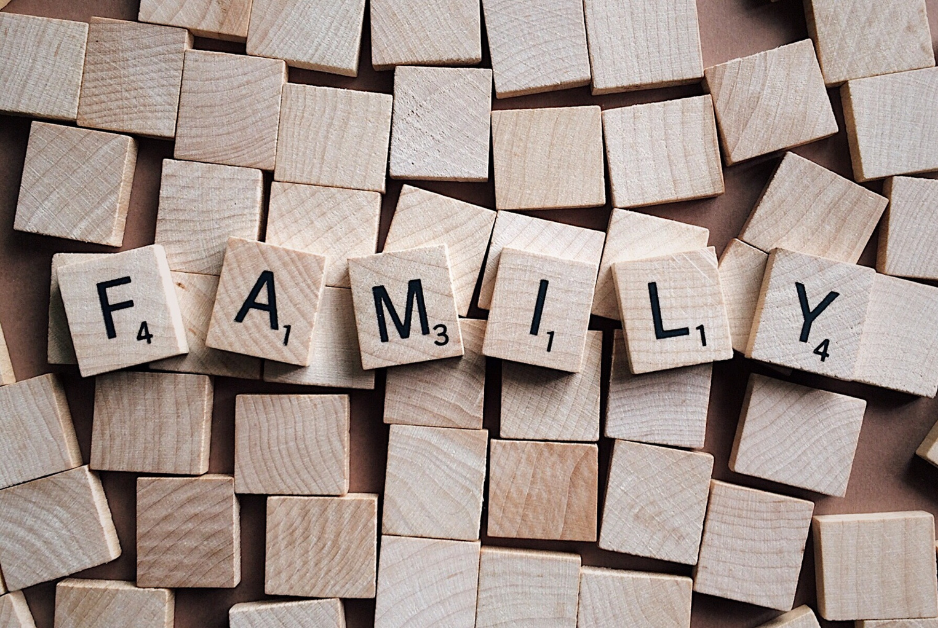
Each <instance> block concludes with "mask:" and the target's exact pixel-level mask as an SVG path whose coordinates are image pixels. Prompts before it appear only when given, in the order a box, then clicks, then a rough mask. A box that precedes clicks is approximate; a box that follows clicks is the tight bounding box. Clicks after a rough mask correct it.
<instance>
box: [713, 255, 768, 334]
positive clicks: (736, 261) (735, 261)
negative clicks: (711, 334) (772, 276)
mask: <svg viewBox="0 0 938 628" xmlns="http://www.w3.org/2000/svg"><path fill="white" fill-rule="evenodd" d="M768 262H769V254H768V253H766V252H765V251H761V250H759V249H757V248H756V247H754V246H749V245H748V244H746V243H745V242H743V241H742V240H736V239H735V238H734V239H733V240H730V242H729V244H727V245H726V248H725V249H723V255H721V256H720V265H719V268H718V270H719V272H720V286H722V288H723V304H724V305H725V306H726V318H727V320H728V321H729V324H730V338H731V340H732V342H733V349H734V350H736V351H739V352H740V353H745V352H746V346H747V345H748V344H749V332H750V331H751V330H752V319H753V317H754V316H755V314H756V303H758V302H759V293H760V292H761V291H762V278H763V277H764V276H765V267H766V264H768Z"/></svg>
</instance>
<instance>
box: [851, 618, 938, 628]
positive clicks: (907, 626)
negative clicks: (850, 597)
mask: <svg viewBox="0 0 938 628" xmlns="http://www.w3.org/2000/svg"><path fill="white" fill-rule="evenodd" d="M855 626H856V628H935V626H938V617H931V618H928V619H873V620H869V621H858V622H855Z"/></svg>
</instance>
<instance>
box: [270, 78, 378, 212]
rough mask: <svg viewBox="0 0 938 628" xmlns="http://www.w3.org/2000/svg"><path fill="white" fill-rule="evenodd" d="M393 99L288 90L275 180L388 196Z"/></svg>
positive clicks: (310, 88)
mask: <svg viewBox="0 0 938 628" xmlns="http://www.w3.org/2000/svg"><path fill="white" fill-rule="evenodd" d="M392 100H393V98H392V96H391V95H390V94H378V93H374V92H359V91H353V90H350V89H335V88H332V87H317V86H314V85H293V84H290V85H286V86H285V87H284V88H283V110H282V112H281V115H280V138H279V140H278V144H277V169H276V171H275V172H274V177H275V178H276V179H277V180H278V181H292V182H294V183H310V184H313V185H326V186H330V187H337V188H352V189H355V190H371V191H373V192H381V193H382V194H383V193H384V185H385V174H386V173H387V163H388V139H389V136H390V133H391V102H392Z"/></svg>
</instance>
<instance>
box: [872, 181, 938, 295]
mask: <svg viewBox="0 0 938 628" xmlns="http://www.w3.org/2000/svg"><path fill="white" fill-rule="evenodd" d="M883 192H884V194H886V196H888V197H889V209H888V210H887V211H886V219H885V221H884V222H883V226H882V228H881V229H880V230H879V250H878V251H877V253H876V270H878V271H879V272H881V273H885V274H887V275H896V276H898V277H911V278H913V279H938V250H936V249H935V247H934V246H932V243H933V242H935V241H936V239H938V221H935V220H933V219H932V213H933V211H934V208H935V207H938V181H934V180H932V179H919V178H916V177H892V178H890V179H887V180H886V183H885V184H884V186H883Z"/></svg>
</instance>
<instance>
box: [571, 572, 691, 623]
mask: <svg viewBox="0 0 938 628" xmlns="http://www.w3.org/2000/svg"><path fill="white" fill-rule="evenodd" d="M692 586H693V581H692V580H691V579H690V578H686V577H684V576H670V575H665V574H656V573H643V572H640V571H620V570H615V569H600V568H597V567H582V568H581V569H580V608H579V611H578V612H577V616H578V618H577V627H578V628H617V626H622V625H627V626H632V627H634V628H690V607H691V588H692Z"/></svg>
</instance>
